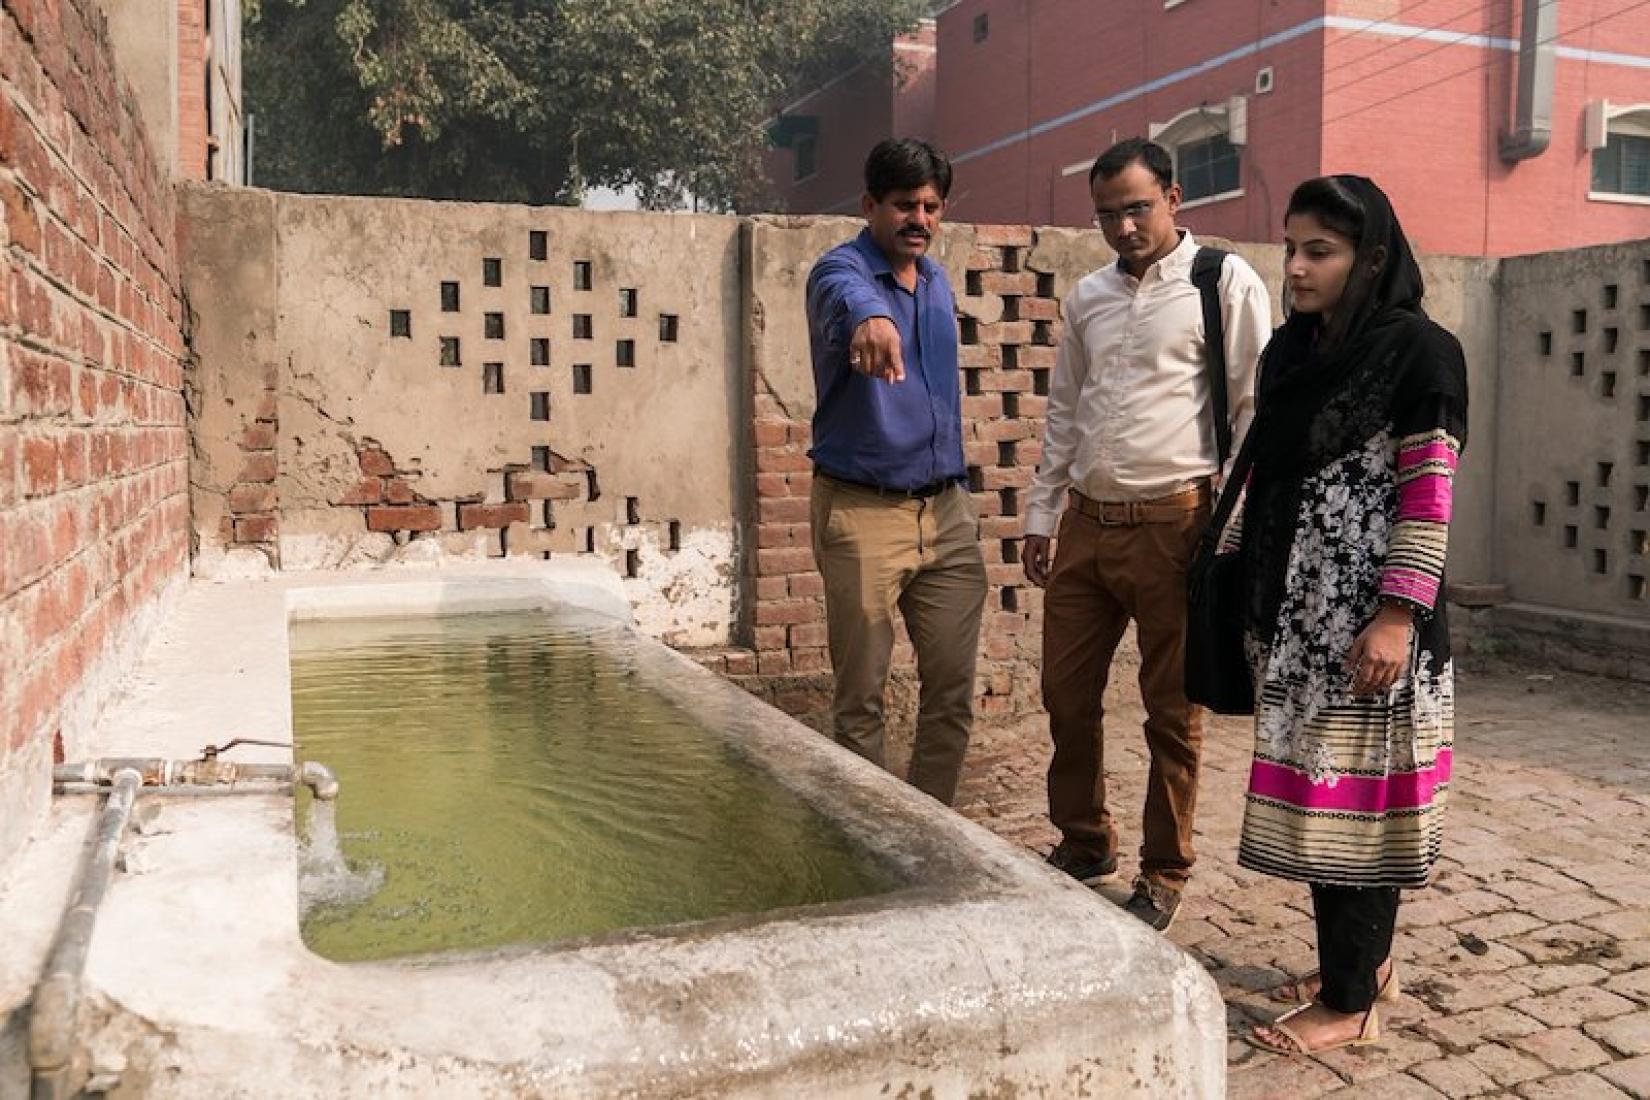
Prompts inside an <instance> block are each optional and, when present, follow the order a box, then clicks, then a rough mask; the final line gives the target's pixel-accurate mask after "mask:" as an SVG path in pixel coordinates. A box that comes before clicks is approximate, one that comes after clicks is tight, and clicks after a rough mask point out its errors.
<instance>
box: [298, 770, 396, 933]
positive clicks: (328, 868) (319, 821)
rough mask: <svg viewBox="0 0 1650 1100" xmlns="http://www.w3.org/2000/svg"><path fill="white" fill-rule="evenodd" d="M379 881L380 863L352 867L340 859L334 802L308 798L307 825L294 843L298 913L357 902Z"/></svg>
mask: <svg viewBox="0 0 1650 1100" xmlns="http://www.w3.org/2000/svg"><path fill="white" fill-rule="evenodd" d="M383 885H384V868H383V867H382V866H381V865H378V864H373V865H369V866H367V867H364V868H362V869H361V870H360V871H356V870H353V869H351V867H350V865H349V864H348V863H347V862H346V861H345V860H344V852H343V849H342V848H340V847H339V846H338V816H337V803H335V802H323V801H321V800H319V799H315V800H313V801H311V802H310V805H309V829H308V832H307V835H306V836H305V837H304V838H303V839H302V840H301V841H300V842H299V845H298V915H299V917H300V918H302V917H307V916H308V915H309V913H310V911H311V910H313V909H319V908H338V909H347V908H350V907H352V906H355V905H359V904H361V903H362V902H364V901H366V900H367V899H368V898H370V897H372V896H373V895H374V894H376V893H377V892H378V890H379V888H380V887H382V886H383Z"/></svg>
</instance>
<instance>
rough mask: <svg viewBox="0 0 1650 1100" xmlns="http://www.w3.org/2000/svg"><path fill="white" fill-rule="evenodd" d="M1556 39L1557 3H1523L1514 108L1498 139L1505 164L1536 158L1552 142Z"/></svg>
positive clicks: (1529, 0)
mask: <svg viewBox="0 0 1650 1100" xmlns="http://www.w3.org/2000/svg"><path fill="white" fill-rule="evenodd" d="M1557 39H1558V0H1524V17H1523V25H1522V27H1521V29H1520V32H1519V41H1518V70H1517V77H1516V80H1517V94H1518V99H1517V107H1516V108H1515V114H1514V117H1513V127H1512V129H1511V131H1509V132H1507V133H1504V134H1502V135H1501V159H1502V160H1504V161H1506V162H1507V163H1509V164H1513V163H1517V162H1518V161H1521V160H1528V159H1530V158H1531V157H1538V156H1540V155H1541V154H1542V153H1544V152H1546V151H1547V146H1548V144H1549V143H1551V142H1552V140H1553V70H1554V67H1555V65H1556V60H1555V57H1556V54H1557V52H1558V44H1557Z"/></svg>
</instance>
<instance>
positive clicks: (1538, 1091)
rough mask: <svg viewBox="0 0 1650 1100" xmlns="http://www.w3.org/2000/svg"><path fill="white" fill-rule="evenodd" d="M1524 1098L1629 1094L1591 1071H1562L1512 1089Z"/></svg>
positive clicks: (1580, 1099) (1614, 1099) (1591, 1099)
mask: <svg viewBox="0 0 1650 1100" xmlns="http://www.w3.org/2000/svg"><path fill="white" fill-rule="evenodd" d="M1513 1091H1515V1092H1516V1093H1518V1095H1519V1096H1522V1097H1523V1098H1524V1100H1625V1098H1626V1097H1627V1096H1628V1095H1629V1094H1628V1093H1625V1092H1622V1091H1621V1090H1620V1089H1618V1088H1616V1087H1615V1086H1614V1085H1612V1084H1611V1083H1610V1082H1608V1081H1606V1080H1605V1079H1604V1078H1602V1077H1599V1076H1598V1075H1597V1074H1593V1073H1563V1074H1558V1075H1556V1076H1553V1077H1543V1078H1542V1079H1541V1080H1539V1081H1527V1082H1525V1083H1524V1084H1522V1085H1519V1086H1518V1087H1517V1088H1516V1089H1514V1090H1513Z"/></svg>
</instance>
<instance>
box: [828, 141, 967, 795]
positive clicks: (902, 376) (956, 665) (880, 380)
mask: <svg viewBox="0 0 1650 1100" xmlns="http://www.w3.org/2000/svg"><path fill="white" fill-rule="evenodd" d="M950 189H951V163H950V161H948V160H947V159H946V158H945V155H944V154H943V153H940V152H939V151H938V150H936V149H934V148H933V147H932V146H930V145H928V144H927V143H925V142H921V141H916V140H912V139H905V140H897V141H896V140H892V139H890V140H888V141H884V142H881V143H880V144H878V145H877V147H876V148H875V149H873V150H871V155H870V157H869V158H868V159H867V160H866V162H865V194H864V196H863V197H862V198H861V200H860V207H861V211H862V213H863V214H864V216H865V229H863V230H862V231H861V232H860V234H859V236H858V237H856V238H854V239H853V240H852V241H849V242H847V243H846V244H842V245H839V246H837V247H836V248H833V249H832V250H831V251H829V252H827V253H826V254H825V255H824V256H823V257H821V258H820V260H819V262H818V263H817V264H815V265H814V269H813V271H812V273H811V274H810V275H809V276H808V340H809V344H810V346H811V350H812V354H813V368H814V387H815V391H816V394H817V397H818V402H817V406H816V408H815V411H814V420H813V440H814V446H813V450H812V451H811V452H810V457H811V458H812V459H813V461H814V479H813V499H812V502H811V503H812V520H813V547H814V560H815V561H816V562H817V563H818V565H819V572H820V574H821V576H823V578H824V580H825V615H826V625H827V630H828V633H829V637H830V649H831V668H832V670H833V671H834V672H835V674H836V695H835V699H834V702H833V705H832V719H833V724H834V728H835V733H836V739H837V741H838V742H839V743H841V744H842V745H845V746H847V747H848V748H850V749H852V750H853V751H854V752H857V753H859V754H860V755H861V756H863V757H865V758H866V759H868V760H871V761H873V762H874V763H876V764H879V765H881V764H883V763H884V760H883V724H884V723H883V696H884V692H885V689H886V687H887V683H888V663H889V658H890V655H891V653H892V650H893V644H894V611H895V608H898V610H899V613H900V615H901V616H902V617H903V618H904V620H905V625H906V630H907V632H908V633H909V634H910V636H911V644H912V646H913V647H914V648H915V650H916V654H917V676H918V678H919V680H920V681H921V694H920V697H919V704H918V713H917V731H916V741H915V743H914V745H913V747H912V753H911V770H910V773H909V780H910V782H911V784H912V785H913V786H915V787H917V788H918V789H920V790H922V791H925V792H927V793H928V794H930V795H932V796H933V797H935V798H937V799H939V800H940V801H941V802H944V803H946V804H948V805H949V804H950V802H951V800H952V798H953V797H954V796H955V795H956V791H957V779H958V777H959V775H960V774H961V772H962V762H963V754H964V752H965V750H966V749H967V747H968V735H969V731H970V729H971V727H972V726H973V722H974V660H975V654H976V650H977V648H978V644H979V636H980V612H981V611H982V610H983V608H984V606H985V593H986V576H985V560H984V558H983V557H982V556H981V554H980V544H979V521H978V518H977V517H976V516H975V514H974V505H973V501H972V500H971V499H970V498H969V495H968V492H967V489H966V487H965V486H964V485H963V481H964V479H965V478H966V476H967V471H966V469H965V468H964V466H963V450H962V396H961V392H960V388H959V386H958V378H959V373H958V368H957V324H956V299H955V298H954V297H953V296H952V293H951V284H950V283H949V282H948V281H947V279H946V277H945V272H944V271H943V270H942V269H941V268H940V266H939V265H938V264H937V263H935V262H934V261H933V260H931V259H929V258H928V250H929V247H930V245H931V244H932V243H933V239H934V234H935V232H936V231H938V229H939V225H940V219H941V218H942V217H943V216H944V213H945V199H946V195H947V193H948V192H949V191H950Z"/></svg>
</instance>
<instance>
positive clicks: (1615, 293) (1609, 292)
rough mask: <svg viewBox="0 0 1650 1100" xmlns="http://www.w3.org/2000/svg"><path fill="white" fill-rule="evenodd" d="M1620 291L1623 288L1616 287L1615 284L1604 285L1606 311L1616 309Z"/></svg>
mask: <svg viewBox="0 0 1650 1100" xmlns="http://www.w3.org/2000/svg"><path fill="white" fill-rule="evenodd" d="M1620 290H1621V288H1620V287H1618V286H1616V284H1615V283H1605V284H1604V308H1605V309H1615V308H1616V299H1617V298H1618V297H1619V294H1620Z"/></svg>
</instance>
